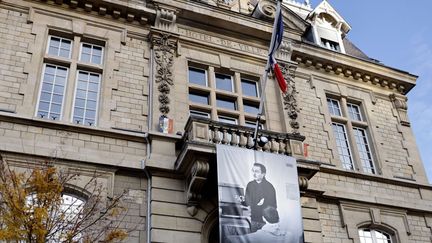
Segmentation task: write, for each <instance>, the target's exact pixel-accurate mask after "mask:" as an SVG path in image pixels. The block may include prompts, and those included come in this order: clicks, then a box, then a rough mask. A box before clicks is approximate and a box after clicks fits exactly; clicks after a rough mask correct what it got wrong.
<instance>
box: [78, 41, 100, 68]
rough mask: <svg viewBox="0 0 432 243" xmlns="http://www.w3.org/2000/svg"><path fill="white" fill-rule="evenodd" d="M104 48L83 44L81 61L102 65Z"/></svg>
mask: <svg viewBox="0 0 432 243" xmlns="http://www.w3.org/2000/svg"><path fill="white" fill-rule="evenodd" d="M102 50H103V47H102V46H98V45H92V44H89V43H81V52H80V61H83V62H90V63H93V64H98V65H99V64H102Z"/></svg>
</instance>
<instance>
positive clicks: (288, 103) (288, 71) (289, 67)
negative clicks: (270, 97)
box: [280, 62, 300, 133]
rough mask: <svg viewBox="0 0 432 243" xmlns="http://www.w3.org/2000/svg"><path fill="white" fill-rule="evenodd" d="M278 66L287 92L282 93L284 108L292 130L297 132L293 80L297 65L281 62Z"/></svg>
mask: <svg viewBox="0 0 432 243" xmlns="http://www.w3.org/2000/svg"><path fill="white" fill-rule="evenodd" d="M280 67H281V71H282V74H283V75H284V78H285V81H286V82H287V86H288V89H287V92H286V93H285V94H283V100H284V109H285V110H286V111H287V113H288V117H289V118H290V122H289V123H290V126H291V128H292V129H293V131H292V132H293V133H299V131H298V129H299V128H300V124H299V122H298V121H297V117H298V113H299V111H300V110H299V108H298V104H297V90H296V86H295V80H294V77H295V70H296V69H297V65H295V64H293V63H283V62H281V63H280Z"/></svg>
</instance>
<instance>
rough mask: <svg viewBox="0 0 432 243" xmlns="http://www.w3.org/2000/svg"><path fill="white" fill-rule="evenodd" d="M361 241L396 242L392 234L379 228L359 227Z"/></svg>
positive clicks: (371, 242) (366, 242) (365, 242)
mask: <svg viewBox="0 0 432 243" xmlns="http://www.w3.org/2000/svg"><path fill="white" fill-rule="evenodd" d="M359 237H360V243H396V242H395V241H394V240H393V239H392V236H391V235H390V234H388V233H386V232H384V231H382V230H378V229H369V228H364V229H359Z"/></svg>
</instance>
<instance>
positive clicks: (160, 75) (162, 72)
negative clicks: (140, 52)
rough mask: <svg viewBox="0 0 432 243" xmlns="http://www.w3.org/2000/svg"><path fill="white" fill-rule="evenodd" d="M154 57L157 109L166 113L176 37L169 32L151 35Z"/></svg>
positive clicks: (167, 110)
mask: <svg viewBox="0 0 432 243" xmlns="http://www.w3.org/2000/svg"><path fill="white" fill-rule="evenodd" d="M152 44H153V49H154V58H155V62H156V73H155V82H156V83H157V84H158V86H157V88H158V90H159V92H160V94H159V97H158V100H159V111H160V112H161V113H162V114H164V115H166V114H168V113H169V111H170V108H169V104H170V98H169V93H170V90H171V86H172V85H174V82H173V70H172V69H173V62H174V55H175V54H176V50H177V39H175V38H173V36H172V35H171V34H168V33H161V34H156V35H152Z"/></svg>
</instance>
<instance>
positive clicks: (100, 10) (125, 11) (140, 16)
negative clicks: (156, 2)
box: [38, 0, 153, 25]
mask: <svg viewBox="0 0 432 243" xmlns="http://www.w3.org/2000/svg"><path fill="white" fill-rule="evenodd" d="M38 2H41V1H38ZM42 2H44V3H46V4H52V5H54V6H55V5H57V6H62V5H67V6H69V7H70V8H71V9H83V10H84V11H85V12H87V13H91V12H95V13H97V14H98V15H99V16H111V17H112V18H113V19H116V20H117V19H123V20H125V21H126V22H128V23H137V24H140V25H145V24H147V21H148V16H149V15H150V14H152V12H153V11H152V10H150V9H147V8H143V6H142V4H144V5H145V1H143V2H142V3H140V4H138V3H131V2H129V3H127V4H124V3H122V1H107V0H102V1H97V2H95V1H90V0H70V1H65V0H44V1H42Z"/></svg>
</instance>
